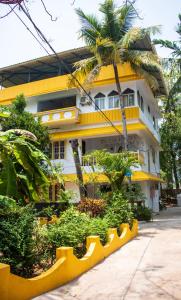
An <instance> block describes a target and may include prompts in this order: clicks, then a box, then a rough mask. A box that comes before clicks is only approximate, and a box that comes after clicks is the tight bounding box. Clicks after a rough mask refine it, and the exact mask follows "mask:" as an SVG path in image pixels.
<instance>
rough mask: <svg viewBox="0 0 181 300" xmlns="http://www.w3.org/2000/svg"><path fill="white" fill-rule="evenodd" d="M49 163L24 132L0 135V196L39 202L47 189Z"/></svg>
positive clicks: (9, 132)
mask: <svg viewBox="0 0 181 300" xmlns="http://www.w3.org/2000/svg"><path fill="white" fill-rule="evenodd" d="M49 169H51V168H50V163H49V161H48V159H47V157H46V156H45V155H44V154H43V153H42V152H41V151H40V150H39V149H38V148H37V147H36V137H35V136H34V135H33V134H32V133H31V132H28V131H26V130H21V129H12V130H7V131H5V132H0V195H5V196H9V197H12V198H14V199H16V200H18V199H21V200H24V201H25V202H30V201H33V202H34V201H40V200H41V196H43V197H45V195H46V193H45V190H46V188H48V186H49V180H48V174H49V173H50V171H49Z"/></svg>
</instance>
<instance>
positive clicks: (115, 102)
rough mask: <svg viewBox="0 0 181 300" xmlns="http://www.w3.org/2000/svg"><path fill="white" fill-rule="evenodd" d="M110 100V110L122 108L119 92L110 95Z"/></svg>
mask: <svg viewBox="0 0 181 300" xmlns="http://www.w3.org/2000/svg"><path fill="white" fill-rule="evenodd" d="M108 99H109V108H117V107H120V101H119V95H118V92H116V91H112V92H111V93H109V94H108Z"/></svg>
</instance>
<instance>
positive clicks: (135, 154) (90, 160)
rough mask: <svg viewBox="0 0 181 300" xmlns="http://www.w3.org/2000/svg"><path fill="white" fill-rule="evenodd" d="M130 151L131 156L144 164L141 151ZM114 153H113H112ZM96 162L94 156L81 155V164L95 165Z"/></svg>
mask: <svg viewBox="0 0 181 300" xmlns="http://www.w3.org/2000/svg"><path fill="white" fill-rule="evenodd" d="M130 153H131V154H132V156H133V157H135V159H137V160H138V161H139V163H141V164H144V162H145V158H144V155H143V153H141V152H140V151H139V150H138V151H136V152H132V151H130ZM113 154H114V153H113ZM96 164H97V160H96V157H92V156H91V157H89V155H87V156H86V155H85V156H83V157H82V166H84V167H85V166H89V167H91V166H96Z"/></svg>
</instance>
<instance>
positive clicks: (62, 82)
mask: <svg viewBox="0 0 181 300" xmlns="http://www.w3.org/2000/svg"><path fill="white" fill-rule="evenodd" d="M118 71H119V78H120V81H122V82H123V81H124V82H125V81H130V80H137V79H140V77H138V76H137V75H136V74H135V72H134V71H133V70H132V69H131V67H130V65H129V64H124V65H119V67H118ZM68 79H69V75H61V76H56V77H53V78H47V79H43V80H38V81H34V82H29V83H25V84H21V85H16V86H12V87H9V88H5V89H3V90H1V91H0V104H10V103H11V101H12V100H13V99H15V98H16V96H17V95H19V94H21V93H23V94H24V95H25V97H33V96H38V95H43V94H49V93H54V92H57V91H63V90H68V89H69V87H68ZM114 82H115V79H114V71H113V67H112V66H107V67H102V69H101V72H100V74H99V76H98V78H97V79H96V80H95V82H94V84H93V86H100V85H106V84H111V83H114Z"/></svg>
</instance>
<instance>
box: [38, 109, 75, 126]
mask: <svg viewBox="0 0 181 300" xmlns="http://www.w3.org/2000/svg"><path fill="white" fill-rule="evenodd" d="M36 116H38V117H40V119H41V122H42V124H44V125H46V126H49V127H54V126H57V125H67V124H75V123H78V122H79V109H78V108H77V107H67V108H61V109H55V110H50V111H43V112H39V113H37V114H36Z"/></svg>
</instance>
